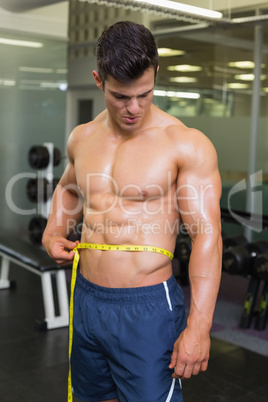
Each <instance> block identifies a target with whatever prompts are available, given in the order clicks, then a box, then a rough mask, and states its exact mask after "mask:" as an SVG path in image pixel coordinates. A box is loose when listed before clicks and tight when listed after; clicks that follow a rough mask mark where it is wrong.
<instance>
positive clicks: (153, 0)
mask: <svg viewBox="0 0 268 402" xmlns="http://www.w3.org/2000/svg"><path fill="white" fill-rule="evenodd" d="M135 1H137V2H142V3H147V4H151V5H153V6H161V7H164V8H169V9H171V10H176V11H182V12H186V13H190V14H195V15H201V16H204V17H209V18H215V19H219V18H222V13H220V12H218V11H213V10H209V9H206V8H200V7H194V6H188V5H187V4H183V3H177V2H175V1H169V0H161V2H160V1H159V0H145V1H144V0H135Z"/></svg>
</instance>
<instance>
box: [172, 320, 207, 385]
mask: <svg viewBox="0 0 268 402" xmlns="http://www.w3.org/2000/svg"><path fill="white" fill-rule="evenodd" d="M209 350H210V337H209V333H205V334H204V333H201V331H199V330H193V329H189V328H188V327H186V328H185V330H184V331H183V332H182V333H181V334H180V336H179V338H178V339H177V341H176V342H175V343H174V347H173V352H172V355H171V362H170V365H169V368H171V369H174V373H173V374H172V377H173V378H181V379H182V380H183V379H186V378H190V377H191V376H192V375H197V374H198V373H199V372H200V371H206V370H207V367H208V359H209Z"/></svg>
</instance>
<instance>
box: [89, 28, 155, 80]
mask: <svg viewBox="0 0 268 402" xmlns="http://www.w3.org/2000/svg"><path fill="white" fill-rule="evenodd" d="M96 53H97V65H98V72H99V75H100V78H101V80H102V82H103V83H104V82H105V80H106V79H107V77H108V76H109V75H110V76H112V77H113V78H114V79H115V80H116V81H119V82H122V83H127V82H129V81H131V80H132V79H135V78H139V77H140V76H141V75H142V74H143V73H144V72H145V71H146V70H147V69H148V68H149V67H153V68H154V72H155V77H156V73H157V67H158V51H157V46H156V43H155V39H154V36H153V35H152V33H151V32H150V31H149V29H147V28H146V27H145V26H144V25H141V24H136V23H134V22H129V21H121V22H117V23H116V24H114V25H112V26H110V27H109V28H108V29H106V30H105V31H104V32H103V33H102V35H101V36H100V38H99V39H98V41H97V48H96Z"/></svg>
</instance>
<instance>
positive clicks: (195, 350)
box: [170, 133, 222, 379]
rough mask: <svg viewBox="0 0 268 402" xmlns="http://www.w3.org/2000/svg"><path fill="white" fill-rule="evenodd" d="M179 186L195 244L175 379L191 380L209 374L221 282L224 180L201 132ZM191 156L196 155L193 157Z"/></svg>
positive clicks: (174, 361) (175, 359)
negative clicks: (222, 193) (213, 324)
mask: <svg viewBox="0 0 268 402" xmlns="http://www.w3.org/2000/svg"><path fill="white" fill-rule="evenodd" d="M193 146H194V149H192V150H191V149H189V155H188V157H187V156H186V159H185V161H184V162H183V164H182V166H181V168H180V170H179V174H178V181H177V197H178V205H179V209H180V214H181V217H182V220H183V223H184V226H185V227H186V229H187V231H188V234H189V236H190V237H191V241H192V252H191V256H190V260H189V280H190V288H191V301H190V311H189V316H188V319H187V326H186V328H185V330H184V331H183V332H182V333H181V335H180V336H179V338H178V339H177V341H176V342H175V344H174V349H173V353H172V356H171V363H170V368H174V374H173V377H175V378H182V379H184V378H190V377H191V376H192V375H196V374H198V373H199V372H200V371H205V370H206V369H207V366H208V359H209V351H210V336H209V333H210V329H211V326H212V321H213V314H214V309H215V305H216V300H217V295H218V291H219V285H220V278H221V262H222V239H221V219H220V205H219V202H220V197H221V180H220V175H219V172H218V162H217V155H216V151H215V149H214V147H213V145H212V144H211V142H210V141H209V140H208V139H207V138H206V137H204V136H203V135H202V134H201V133H200V135H197V137H196V138H195V144H194V145H193V143H192V144H191V145H190V147H189V148H191V147H193ZM192 155H195V156H194V157H193V156H192Z"/></svg>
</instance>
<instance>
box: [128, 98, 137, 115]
mask: <svg viewBox="0 0 268 402" xmlns="http://www.w3.org/2000/svg"><path fill="white" fill-rule="evenodd" d="M139 109H140V106H139V102H138V99H137V98H134V97H133V98H131V99H130V100H129V102H128V104H127V111H128V113H129V114H131V115H132V116H136V115H137V114H138V113H139Z"/></svg>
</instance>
